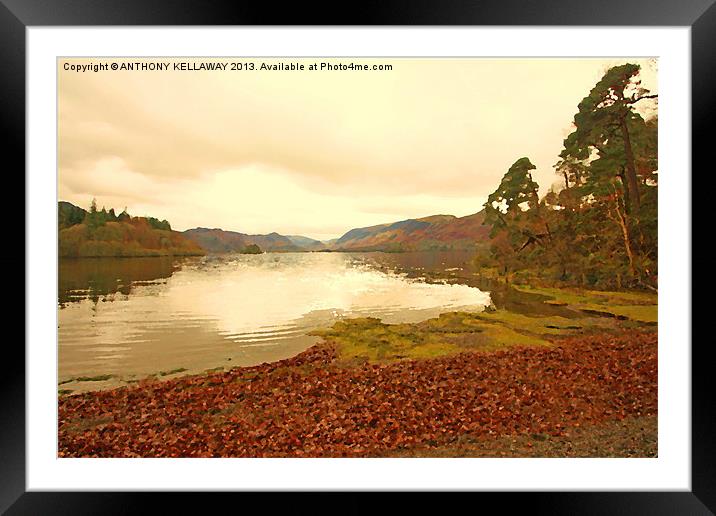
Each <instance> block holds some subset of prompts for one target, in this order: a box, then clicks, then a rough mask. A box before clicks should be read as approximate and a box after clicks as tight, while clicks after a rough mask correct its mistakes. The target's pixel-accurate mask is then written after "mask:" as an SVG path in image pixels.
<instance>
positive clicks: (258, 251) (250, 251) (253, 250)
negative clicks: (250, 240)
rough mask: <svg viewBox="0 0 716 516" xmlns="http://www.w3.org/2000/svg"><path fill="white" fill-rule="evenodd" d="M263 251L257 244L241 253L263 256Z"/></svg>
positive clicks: (245, 248)
mask: <svg viewBox="0 0 716 516" xmlns="http://www.w3.org/2000/svg"><path fill="white" fill-rule="evenodd" d="M261 253H263V251H262V250H261V248H260V247H259V246H258V245H256V244H249V245H247V246H246V247H244V249H243V250H242V251H241V254H261Z"/></svg>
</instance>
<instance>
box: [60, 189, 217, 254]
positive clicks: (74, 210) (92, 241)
mask: <svg viewBox="0 0 716 516" xmlns="http://www.w3.org/2000/svg"><path fill="white" fill-rule="evenodd" d="M57 220H58V230H59V233H58V240H59V242H58V247H59V255H60V257H65V258H69V257H75V258H80V257H111V256H186V255H202V254H204V251H203V249H201V248H200V247H199V246H198V245H196V244H195V243H194V242H192V241H191V240H189V239H187V238H185V237H184V236H183V235H182V234H181V233H179V232H177V231H172V229H171V226H170V225H169V223H168V222H167V221H166V220H162V221H160V220H158V219H156V218H154V217H132V216H130V215H129V214H128V213H127V212H122V213H120V214H119V215H115V213H114V210H109V211H107V210H105V209H104V208H102V210H94V211H92V210H91V211H87V210H84V209H82V208H80V207H79V206H75V205H74V204H71V203H69V202H65V201H60V202H59V203H58V206H57Z"/></svg>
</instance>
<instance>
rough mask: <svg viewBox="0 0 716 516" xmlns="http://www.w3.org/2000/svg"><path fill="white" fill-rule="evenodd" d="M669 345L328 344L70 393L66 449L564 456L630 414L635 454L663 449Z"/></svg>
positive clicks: (585, 339) (63, 434)
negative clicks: (407, 351)
mask: <svg viewBox="0 0 716 516" xmlns="http://www.w3.org/2000/svg"><path fill="white" fill-rule="evenodd" d="M656 346H657V334H656V332H653V331H640V330H624V331H622V332H619V333H615V334H612V335H606V336H603V335H596V334H595V335H590V336H576V337H571V338H566V339H563V340H562V341H561V342H560V343H559V344H556V345H554V346H551V347H544V348H539V347H523V346H517V347H514V348H511V349H503V350H498V351H486V352H465V353H459V354H456V355H451V356H443V357H437V358H430V359H407V360H398V361H392V362H385V363H375V362H370V361H369V362H363V363H361V364H356V363H346V362H345V361H342V360H339V358H340V356H339V354H338V350H337V346H336V344H335V343H332V342H331V341H326V342H323V343H322V344H318V345H315V346H313V347H311V348H309V349H308V350H306V351H304V352H303V353H300V354H299V355H297V356H295V357H293V358H290V359H285V360H281V361H279V362H274V363H266V364H262V365H258V366H253V367H246V368H235V369H232V370H230V371H227V372H221V373H213V374H211V373H209V374H204V375H193V376H185V377H180V378H176V379H169V380H163V381H143V382H140V383H139V384H138V385H136V386H133V387H121V388H118V389H113V390H109V391H96V392H91V393H84V394H78V395H76V396H63V397H60V399H59V425H60V428H59V443H60V446H59V450H60V451H59V454H60V456H85V457H87V456H101V457H139V456H142V457H154V456H157V457H160V456H162V457H171V456H175V457H179V456H181V457H190V456H202V457H211V456H221V457H263V456H281V457H290V456H316V457H329V456H330V457H342V456H356V457H358V456H363V457H366V456H384V454H397V455H398V456H404V455H406V454H407V455H408V456H422V455H420V453H426V454H428V455H429V456H454V455H451V454H455V453H458V454H460V453H463V454H464V456H477V455H474V454H476V453H478V454H479V453H490V447H489V446H487V449H485V446H484V443H485V442H486V441H485V440H486V439H487V440H488V441H489V440H490V439H492V438H499V439H503V440H504V439H507V441H505V442H509V441H510V440H514V441H515V442H514V443H513V444H515V445H516V448H515V446H513V447H512V448H514V449H512V451H509V450H506V451H508V452H509V453H513V454H514V453H515V450H517V453H518V455H517V456H529V455H519V453H525V454H527V453H528V452H529V448H531V446H530V447H528V446H527V444H529V443H533V445H534V441H535V440H537V441H539V442H540V443H541V444H540V445H539V446H538V447H537V448H535V449H541V450H547V449H548V448H549V449H551V450H552V451H553V452H555V453H556V451H557V450H563V451H564V450H566V449H565V444H564V443H565V439H566V440H569V438H570V435H572V433H574V432H576V431H577V430H576V429H578V428H592V429H593V430H594V432H596V434H595V435H598V434H599V433H600V432H605V431H607V430H604V429H605V428H606V427H604V426H603V425H607V426H609V425H612V426H614V425H616V426H617V427H618V426H619V424H621V423H624V422H625V423H624V424H625V425H626V426H625V428H627V427H628V428H630V429H631V430H629V431H628V432H627V433H628V434H629V435H631V437H634V436H635V435H636V434H634V432H636V430H634V429H633V428H632V427H634V428H636V427H639V425H641V427H643V428H646V429H647V430H645V434H644V436H645V441H644V443H643V449H638V450H637V449H632V448H633V446H636V445H633V446H632V445H630V446H632V448H630V449H632V452H635V453H636V456H652V454H653V450H655V449H656V443H655V442H653V439H652V438H651V437H649V436H650V435H651V433H650V432H651V431H650V430H649V429H648V428H650V427H649V425H651V423H649V421H655V417H656V410H657V398H656V397H657V385H656V378H657V373H656V367H657V366H656V364H657V362H656ZM640 418H641V419H640ZM644 418H645V419H644ZM634 421H636V422H634ZM629 425H631V426H629ZM614 428H616V427H614ZM590 432H591V430H590ZM607 433H609V431H607ZM611 433H612V434H613V433H614V432H613V431H611ZM588 434H589V432H588ZM632 434H634V435H632ZM637 434H638V432H637ZM589 435H591V434H589ZM631 437H630V439H631ZM625 438H626V437H625ZM499 439H498V440H499ZM631 440H632V441H633V439H631ZM586 441H587V442H592V441H590V439H589V438H587V439H586ZM500 442H501V443H502V445H504V444H505V442H502V441H500ZM630 442H631V441H630ZM456 443H457V444H458V446H457V447H456ZM480 443H482V444H480ZM519 443H521V444H519ZM550 443H552V444H554V447H553V448H554V449H552V448H550V446H552V445H551V444H550ZM502 445H501V446H502ZM461 446H462V448H461ZM481 446H482V448H481ZM470 447H472V450H470V449H469V448H470ZM503 448H504V446H503ZM461 449H462V451H460V450H461ZM426 450H427V451H426ZM480 450H482V452H480ZM520 450H522V451H520ZM493 451H494V450H493ZM548 451H549V450H548ZM573 451H574V450H573ZM582 452H584V450H581V452H580V450H579V449H577V450H576V451H575V453H582ZM627 452H628V450H627V451H625V453H627ZM632 452H629V453H630V455H629V456H635V455H634V454H633V453H632ZM414 453H417V454H418V455H411V454H414ZM441 453H443V454H445V455H440V454H441ZM545 453H547V451H545ZM564 453H567V451H564ZM570 453H571V452H570ZM600 453H601V452H600ZM436 454H437V455H436ZM471 454H472V455H471ZM461 456H462V455H461ZM558 456H562V455H558ZM585 456H593V455H588V454H587V455H585ZM599 456H601V455H599ZM619 456H622V455H619Z"/></svg>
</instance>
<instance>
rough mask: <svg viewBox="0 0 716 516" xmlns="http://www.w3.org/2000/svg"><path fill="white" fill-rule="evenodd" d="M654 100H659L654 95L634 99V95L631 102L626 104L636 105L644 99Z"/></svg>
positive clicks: (657, 96)
mask: <svg viewBox="0 0 716 516" xmlns="http://www.w3.org/2000/svg"><path fill="white" fill-rule="evenodd" d="M656 98H659V95H657V94H654V95H644V96H643V97H636V96H635V95H632V97H631V100H630V101H628V102H627V104H636V103H637V102H639V101H640V100H644V99H656Z"/></svg>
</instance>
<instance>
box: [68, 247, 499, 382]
mask: <svg viewBox="0 0 716 516" xmlns="http://www.w3.org/2000/svg"><path fill="white" fill-rule="evenodd" d="M469 259H470V255H469V253H467V254H466V253H403V254H385V253H266V254H261V255H220V256H206V257H194V258H177V259H175V258H99V259H89V258H85V259H67V260H61V261H60V264H59V285H58V306H59V308H58V339H59V347H58V352H59V376H58V381H59V383H60V384H61V388H63V389H67V390H71V391H73V392H76V391H83V390H92V389H98V388H107V387H113V386H117V385H124V384H126V383H131V382H134V381H137V380H138V379H141V378H143V377H146V376H148V375H152V374H155V375H157V376H159V377H170V376H171V375H175V374H189V373H197V372H204V371H206V370H209V369H229V368H231V367H234V366H247V365H255V364H259V363H262V362H271V361H275V360H280V359H283V358H288V357H291V356H293V355H296V354H297V353H299V352H301V351H303V350H304V349H306V348H308V347H310V346H311V345H313V344H314V343H315V342H316V341H317V338H316V337H312V336H309V335H307V334H308V333H309V332H310V331H312V330H314V329H317V328H325V327H328V326H331V325H332V324H333V323H334V322H335V321H337V320H339V319H341V318H346V317H378V318H380V319H382V320H383V321H385V322H388V323H398V322H416V321H421V320H425V319H428V318H431V317H436V316H437V315H439V314H440V313H443V312H447V311H454V310H469V311H480V310H483V309H484V307H485V306H487V305H489V304H490V303H491V297H490V293H489V292H487V291H485V290H484V289H481V288H478V287H477V286H475V284H474V283H471V281H465V277H464V276H465V275H468V276H469V277H470V278H473V277H474V275H475V274H474V273H473V272H472V271H470V270H469V267H470V265H469ZM446 271H447V272H446ZM451 271H452V272H451ZM438 273H442V274H443V275H445V274H447V276H453V275H454V276H455V278H454V281H451V279H450V278H448V279H447V280H446V279H445V278H444V277H443V278H438V277H437V276H438ZM107 376H109V378H108V379H105V380H101V378H106V377H107ZM78 378H79V380H78Z"/></svg>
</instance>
